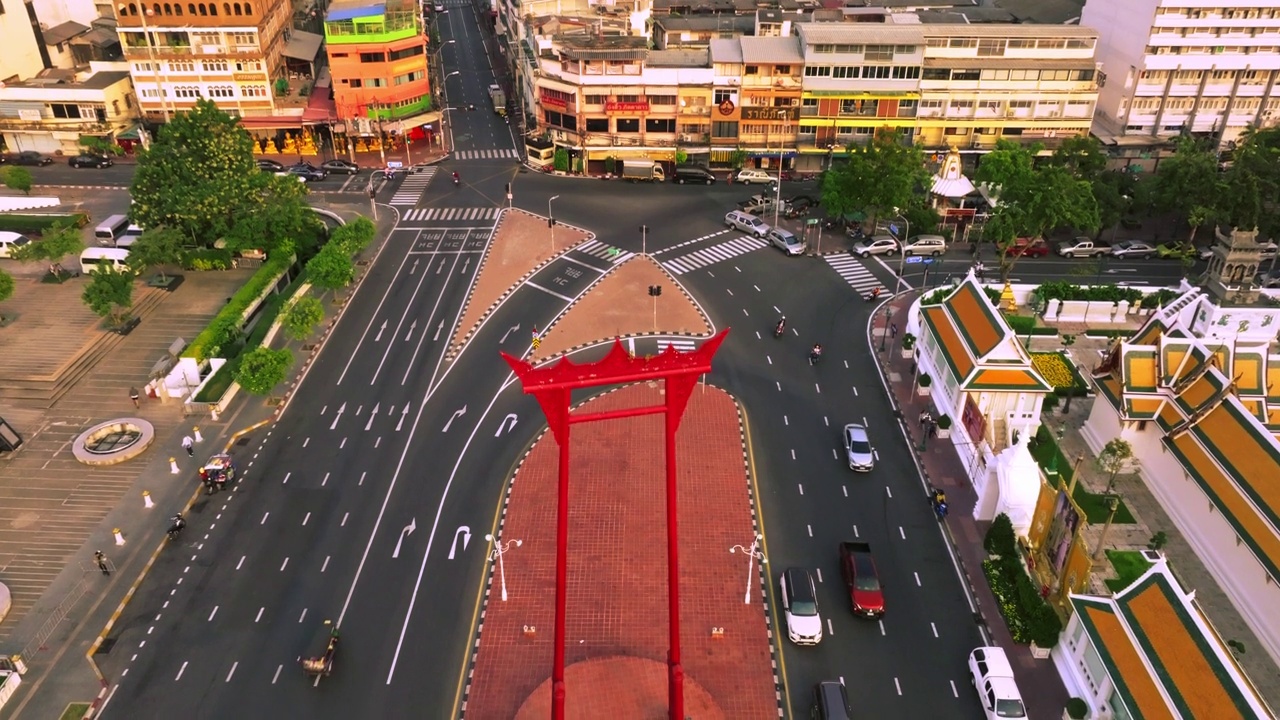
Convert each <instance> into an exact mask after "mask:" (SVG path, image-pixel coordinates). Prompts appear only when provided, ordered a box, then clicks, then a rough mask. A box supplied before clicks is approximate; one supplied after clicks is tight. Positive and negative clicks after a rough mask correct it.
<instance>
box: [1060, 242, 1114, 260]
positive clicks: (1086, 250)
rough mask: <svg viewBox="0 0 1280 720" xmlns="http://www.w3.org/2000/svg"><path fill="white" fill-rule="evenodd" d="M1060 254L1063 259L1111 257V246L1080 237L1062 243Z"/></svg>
mask: <svg viewBox="0 0 1280 720" xmlns="http://www.w3.org/2000/svg"><path fill="white" fill-rule="evenodd" d="M1058 254H1059V255H1061V256H1062V257H1072V258H1082V257H1098V256H1100V255H1110V254H1111V246H1110V245H1108V244H1106V243H1101V242H1094V241H1093V240H1090V239H1089V238H1087V237H1078V238H1076V239H1075V240H1071V241H1070V242H1064V243H1060V244H1059V245H1058Z"/></svg>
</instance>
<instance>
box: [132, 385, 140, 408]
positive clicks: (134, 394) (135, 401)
mask: <svg viewBox="0 0 1280 720" xmlns="http://www.w3.org/2000/svg"><path fill="white" fill-rule="evenodd" d="M129 399H130V400H132V401H133V406H134V407H135V408H139V407H142V406H141V405H139V404H138V388H136V387H130V388H129Z"/></svg>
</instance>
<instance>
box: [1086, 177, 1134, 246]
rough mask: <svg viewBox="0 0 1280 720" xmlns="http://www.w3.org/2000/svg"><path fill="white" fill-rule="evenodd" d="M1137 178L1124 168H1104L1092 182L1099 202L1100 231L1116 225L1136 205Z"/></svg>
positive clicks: (1094, 193) (1096, 200) (1094, 198)
mask: <svg viewBox="0 0 1280 720" xmlns="http://www.w3.org/2000/svg"><path fill="white" fill-rule="evenodd" d="M1136 186H1137V179H1136V178H1135V177H1134V175H1133V173H1131V172H1127V171H1124V170H1104V171H1102V172H1101V173H1100V174H1099V175H1098V177H1097V178H1096V179H1094V180H1093V182H1092V183H1091V187H1092V189H1093V200H1094V202H1096V203H1097V204H1098V232H1099V233H1101V232H1102V228H1109V227H1115V226H1116V225H1117V224H1118V223H1119V222H1120V221H1121V220H1122V219H1124V217H1125V215H1128V214H1129V212H1130V211H1131V210H1132V209H1133V207H1134V192H1135V190H1136Z"/></svg>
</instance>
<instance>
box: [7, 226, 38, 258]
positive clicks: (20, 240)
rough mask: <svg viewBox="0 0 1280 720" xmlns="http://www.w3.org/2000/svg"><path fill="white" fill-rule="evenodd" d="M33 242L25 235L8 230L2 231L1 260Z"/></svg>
mask: <svg viewBox="0 0 1280 720" xmlns="http://www.w3.org/2000/svg"><path fill="white" fill-rule="evenodd" d="M29 242H31V240H30V239H29V238H27V236H25V235H21V234H19V233H16V232H9V231H8V230H0V258H7V257H10V255H9V252H10V251H12V250H14V249H15V248H20V247H22V246H23V245H26V244H27V243H29Z"/></svg>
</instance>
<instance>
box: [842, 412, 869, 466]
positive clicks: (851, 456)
mask: <svg viewBox="0 0 1280 720" xmlns="http://www.w3.org/2000/svg"><path fill="white" fill-rule="evenodd" d="M844 456H845V458H846V459H847V460H848V461H849V469H850V470H854V471H857V472H871V469H872V468H873V467H875V465H876V455H875V449H874V448H872V447H871V440H870V439H869V438H868V437H867V429H866V428H865V427H863V426H862V425H859V424H857V423H850V424H848V425H845V426H844Z"/></svg>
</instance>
